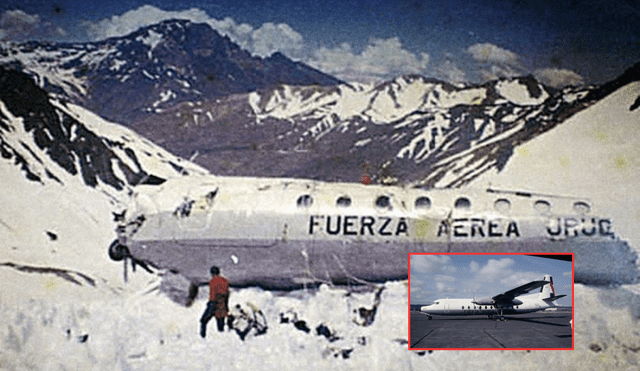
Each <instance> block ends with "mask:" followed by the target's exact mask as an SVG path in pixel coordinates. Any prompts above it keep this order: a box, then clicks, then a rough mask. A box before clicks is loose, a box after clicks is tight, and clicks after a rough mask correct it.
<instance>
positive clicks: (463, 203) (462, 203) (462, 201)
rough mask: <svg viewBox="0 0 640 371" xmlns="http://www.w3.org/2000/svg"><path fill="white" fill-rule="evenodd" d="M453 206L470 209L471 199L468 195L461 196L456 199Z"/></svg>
mask: <svg viewBox="0 0 640 371" xmlns="http://www.w3.org/2000/svg"><path fill="white" fill-rule="evenodd" d="M453 206H454V207H455V208H456V209H465V210H469V209H470V208H471V201H469V199H468V198H466V197H460V198H458V199H457V200H456V203H455V204H454V205H453Z"/></svg>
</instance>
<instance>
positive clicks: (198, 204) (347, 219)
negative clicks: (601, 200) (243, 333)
mask: <svg viewBox="0 0 640 371" xmlns="http://www.w3.org/2000/svg"><path fill="white" fill-rule="evenodd" d="M123 251H124V252H126V255H127V256H130V257H132V258H134V259H135V260H136V261H138V262H146V263H150V264H151V265H153V266H156V267H159V268H163V269H169V270H172V271H174V272H178V273H180V274H181V275H183V276H184V277H186V278H188V279H189V280H191V281H192V282H202V281H206V280H207V279H208V271H209V267H210V266H212V265H217V266H219V267H220V268H221V269H222V271H223V272H224V274H225V276H227V277H228V278H229V281H230V282H231V283H232V284H233V285H236V286H248V285H259V286H263V287H270V288H291V287H299V286H301V285H303V284H306V283H318V282H334V283H348V282H361V281H376V282H379V281H385V280H390V279H406V278H407V276H408V272H407V266H408V264H407V254H408V253H410V252H442V253H447V252H519V253H524V252H526V253H545V252H573V253H575V279H576V282H587V283H595V284H606V283H622V282H632V281H634V280H635V279H636V277H637V271H636V265H635V260H636V254H635V252H633V250H632V249H630V248H629V246H628V245H627V244H626V243H625V242H624V241H622V240H620V239H619V238H618V237H617V236H616V235H615V234H614V232H613V226H612V221H611V220H610V219H608V218H606V217H603V216H600V215H597V214H595V212H594V210H593V206H592V205H591V204H590V202H589V201H586V200H582V199H577V198H572V197H558V196H549V195H538V194H531V193H525V192H505V191H495V190H491V189H488V190H474V189H455V190H421V189H416V188H403V187H395V186H377V185H364V184H353V183H327V182H318V181H312V180H300V179H276V178H248V177H216V176H209V177H202V178H195V179H194V178H193V177H185V178H182V179H175V180H169V181H167V182H165V183H164V184H162V185H161V186H143V187H139V188H138V189H137V193H136V194H135V196H134V197H133V202H132V205H131V207H129V208H128V209H127V210H126V213H125V218H124V220H123V221H122V223H121V225H120V226H119V227H118V240H117V242H114V244H112V246H111V248H110V255H111V256H112V258H121V257H122V254H121V253H122V252H123Z"/></svg>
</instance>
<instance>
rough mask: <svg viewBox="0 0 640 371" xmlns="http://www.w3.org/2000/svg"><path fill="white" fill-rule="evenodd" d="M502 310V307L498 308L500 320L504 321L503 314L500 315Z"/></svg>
mask: <svg viewBox="0 0 640 371" xmlns="http://www.w3.org/2000/svg"><path fill="white" fill-rule="evenodd" d="M502 311H503V309H502V308H500V321H504V316H503V315H502V313H503V312H502Z"/></svg>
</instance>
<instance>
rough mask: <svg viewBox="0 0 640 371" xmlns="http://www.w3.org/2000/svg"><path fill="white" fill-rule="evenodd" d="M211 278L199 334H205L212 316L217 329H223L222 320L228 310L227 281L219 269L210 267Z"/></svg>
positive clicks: (203, 335)
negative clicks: (207, 300)
mask: <svg viewBox="0 0 640 371" xmlns="http://www.w3.org/2000/svg"><path fill="white" fill-rule="evenodd" d="M209 272H211V280H210V281H209V302H208V303H207V309H205V311H204V313H203V314H202V317H201V318H200V336H202V337H206V336H207V323H209V320H211V318H212V317H216V322H217V324H218V331H220V332H222V331H223V330H224V320H225V318H226V317H227V314H228V312H229V308H228V306H229V281H228V280H227V279H226V278H224V277H222V276H221V275H220V269H219V268H218V267H216V266H213V267H211V269H210V270H209Z"/></svg>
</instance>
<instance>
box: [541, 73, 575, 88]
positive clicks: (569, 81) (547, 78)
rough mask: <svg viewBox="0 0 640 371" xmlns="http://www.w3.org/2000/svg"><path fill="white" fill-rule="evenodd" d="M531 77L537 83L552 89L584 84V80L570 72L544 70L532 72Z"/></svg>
mask: <svg viewBox="0 0 640 371" xmlns="http://www.w3.org/2000/svg"><path fill="white" fill-rule="evenodd" d="M533 75H534V76H535V77H536V79H538V81H540V82H542V83H543V84H545V85H548V86H551V87H554V88H563V87H565V86H569V85H574V86H575V85H583V84H584V79H583V78H582V76H580V75H578V74H577V73H575V72H573V71H570V70H564V69H558V68H544V69H540V70H536V71H534V72H533Z"/></svg>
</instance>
